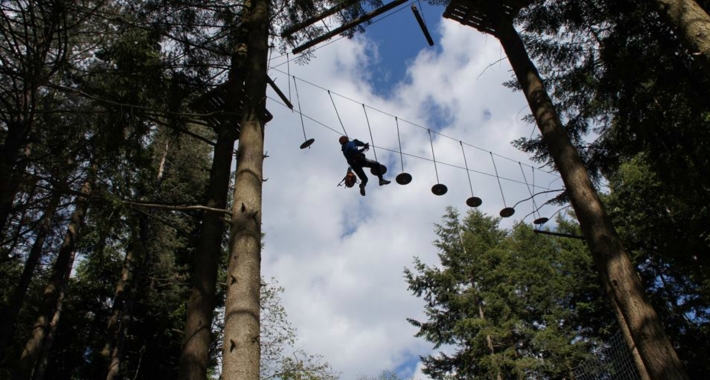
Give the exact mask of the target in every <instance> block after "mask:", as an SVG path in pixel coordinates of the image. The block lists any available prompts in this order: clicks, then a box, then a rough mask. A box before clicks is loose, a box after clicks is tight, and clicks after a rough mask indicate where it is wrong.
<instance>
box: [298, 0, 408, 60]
mask: <svg viewBox="0 0 710 380" xmlns="http://www.w3.org/2000/svg"><path fill="white" fill-rule="evenodd" d="M407 1H409V0H395V1H393V2H391V3H389V4H387V5H384V6H382V7H380V8H377V9H375V10H374V11H372V12H370V13H368V14H366V15H364V16H361V17H358V18H356V19H355V20H352V21H349V22H346V23H345V24H343V25H341V26H340V27H339V28H337V29H333V31H331V32H328V33H326V34H323V35H322V36H320V37H317V38H316V39H313V40H311V41H309V42H306V43H305V44H303V45H301V46H298V47H296V48H295V49H293V50H292V53H293V54H298V53H300V52H302V51H304V50H306V49H308V48H311V47H313V46H315V45H318V44H319V43H321V42H323V41H325V40H328V39H330V38H332V37H333V36H336V35H338V34H340V33H342V32H344V31H346V30H348V29H351V28H354V27H356V26H358V25H360V24H362V23H363V22H366V21H369V20H371V19H372V18H374V17H377V16H379V15H381V14H383V13H385V12H387V11H389V10H391V9H393V8H395V7H397V6H399V5H402V4H404V3H406V2H407Z"/></svg>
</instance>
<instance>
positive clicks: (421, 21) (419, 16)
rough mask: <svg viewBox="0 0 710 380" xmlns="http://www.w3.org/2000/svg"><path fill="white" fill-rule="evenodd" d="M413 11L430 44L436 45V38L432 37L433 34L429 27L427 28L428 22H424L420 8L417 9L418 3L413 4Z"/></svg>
mask: <svg viewBox="0 0 710 380" xmlns="http://www.w3.org/2000/svg"><path fill="white" fill-rule="evenodd" d="M412 12H414V17H415V18H416V19H417V23H419V27H420V28H422V32H424V37H425V38H426V41H427V42H428V43H429V46H434V40H432V39H431V34H429V29H427V27H426V24H424V19H423V18H422V16H421V15H420V14H419V10H418V9H417V6H416V5H412Z"/></svg>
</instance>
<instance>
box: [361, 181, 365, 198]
mask: <svg viewBox="0 0 710 380" xmlns="http://www.w3.org/2000/svg"><path fill="white" fill-rule="evenodd" d="M360 195H362V196H363V197H364V196H365V185H363V184H362V183H361V184H360Z"/></svg>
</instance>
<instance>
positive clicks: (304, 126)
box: [293, 75, 308, 141]
mask: <svg viewBox="0 0 710 380" xmlns="http://www.w3.org/2000/svg"><path fill="white" fill-rule="evenodd" d="M293 88H295V89H296V101H297V102H298V114H299V115H300V116H301V129H303V141H306V140H308V137H306V125H305V124H304V123H303V112H301V98H300V97H299V96H298V84H297V83H296V76H295V75H294V77H293Z"/></svg>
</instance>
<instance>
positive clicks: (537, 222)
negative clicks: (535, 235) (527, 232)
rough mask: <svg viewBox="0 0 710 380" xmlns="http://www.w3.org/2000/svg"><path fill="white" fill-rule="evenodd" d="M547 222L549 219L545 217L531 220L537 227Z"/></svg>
mask: <svg viewBox="0 0 710 380" xmlns="http://www.w3.org/2000/svg"><path fill="white" fill-rule="evenodd" d="M548 220H550V219H549V218H545V217H542V218H537V219H535V220H533V224H537V225H540V224H545V223H547V221H548Z"/></svg>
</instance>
